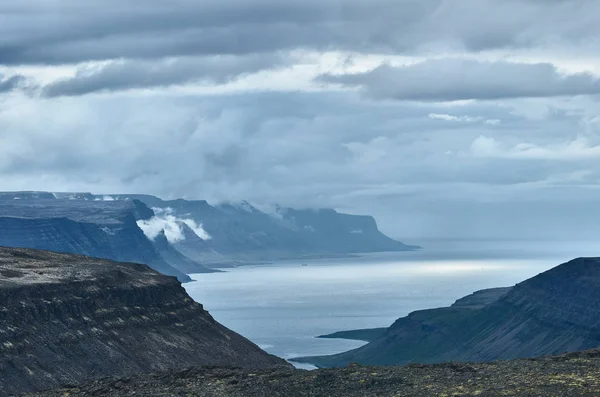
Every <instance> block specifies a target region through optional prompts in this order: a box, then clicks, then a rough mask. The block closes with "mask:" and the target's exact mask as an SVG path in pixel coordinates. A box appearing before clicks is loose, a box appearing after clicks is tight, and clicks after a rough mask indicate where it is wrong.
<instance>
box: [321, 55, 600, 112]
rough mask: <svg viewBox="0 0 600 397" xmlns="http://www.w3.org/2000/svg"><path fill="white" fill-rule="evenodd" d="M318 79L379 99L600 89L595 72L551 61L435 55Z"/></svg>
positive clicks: (516, 95) (466, 97)
mask: <svg viewBox="0 0 600 397" xmlns="http://www.w3.org/2000/svg"><path fill="white" fill-rule="evenodd" d="M317 81H320V82H324V83H330V84H337V85H342V86H346V87H354V88H360V89H361V90H362V92H363V93H365V94H366V95H367V96H369V97H371V98H375V99H396V100H403V101H442V102H443V101H460V100H473V99H476V100H477V99H479V100H497V99H508V98H541V97H560V96H577V95H594V94H600V78H599V76H596V75H594V74H592V73H571V74H566V73H562V72H560V71H559V70H558V69H557V68H556V66H554V65H553V64H551V63H533V64H530V63H516V62H506V61H497V62H487V61H476V60H468V59H458V58H445V59H431V60H426V61H423V62H420V63H416V64H411V65H407V66H392V65H389V64H382V65H380V66H378V67H376V68H375V69H372V70H370V71H367V72H362V73H348V74H322V75H320V76H319V77H317Z"/></svg>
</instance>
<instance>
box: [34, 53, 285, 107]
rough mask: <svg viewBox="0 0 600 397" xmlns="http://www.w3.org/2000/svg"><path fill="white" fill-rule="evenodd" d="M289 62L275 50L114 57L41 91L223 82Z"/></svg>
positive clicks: (74, 91)
mask: <svg viewBox="0 0 600 397" xmlns="http://www.w3.org/2000/svg"><path fill="white" fill-rule="evenodd" d="M289 62H290V59H289V58H286V57H284V56H282V55H277V54H260V55H248V56H213V57H202V58H178V59H168V60H162V61H155V62H150V61H128V60H124V61H123V60H122V61H114V62H111V63H108V64H106V65H103V66H101V67H97V68H90V67H81V68H80V69H79V70H78V71H77V73H76V75H75V76H74V77H71V78H66V79H62V80H58V81H55V82H53V83H51V84H49V85H47V86H45V87H44V89H43V95H44V96H46V97H53V96H76V95H83V94H88V93H92V92H96V91H119V90H127V89H132V88H151V87H165V86H170V85H177V84H185V83H193V82H209V83H217V84H222V83H226V82H229V81H231V80H234V79H236V78H238V77H240V76H242V75H245V74H249V73H254V72H258V71H260V70H263V69H269V68H274V67H277V66H281V65H285V64H288V63H289Z"/></svg>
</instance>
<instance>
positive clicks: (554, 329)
mask: <svg viewBox="0 0 600 397" xmlns="http://www.w3.org/2000/svg"><path fill="white" fill-rule="evenodd" d="M500 292H502V290H500ZM489 296H494V294H493V293H492V294H491V295H489V293H488V295H487V296H486V294H475V295H473V296H471V297H469V298H468V299H465V300H459V301H458V302H457V304H455V305H454V306H452V307H449V308H441V309H432V310H423V311H418V312H414V313H411V314H410V315H408V316H407V317H404V318H401V319H399V320H397V321H396V322H395V323H394V324H393V325H392V326H391V327H389V328H388V329H387V330H386V331H385V332H384V333H383V334H382V335H380V336H379V337H377V338H376V339H374V340H372V341H371V342H370V343H368V344H366V345H365V346H363V347H360V348H358V349H355V350H352V351H349V352H346V353H342V354H337V355H333V356H326V357H313V358H306V359H300V360H301V361H307V362H311V363H315V364H317V365H319V366H324V367H330V366H344V365H346V364H348V363H350V362H358V363H361V364H377V365H380V364H381V365H397V364H407V363H410V362H418V363H437V362H445V361H492V360H505V359H514V358H526V357H537V356H542V355H547V354H558V353H563V352H572V351H578V350H585V349H590V348H596V347H600V258H579V259H575V260H572V261H570V262H567V263H565V264H562V265H560V266H558V267H556V268H554V269H552V270H549V271H547V272H545V273H542V274H540V275H538V276H536V277H533V278H531V279H529V280H526V281H524V282H522V283H520V284H517V285H516V286H515V287H513V288H511V289H510V291H509V292H507V293H505V294H502V295H501V296H500V297H499V298H498V299H494V300H493V302H491V303H489V304H485V303H486V299H488V298H489ZM477 301H480V304H473V303H477ZM481 303H484V305H483V306H481Z"/></svg>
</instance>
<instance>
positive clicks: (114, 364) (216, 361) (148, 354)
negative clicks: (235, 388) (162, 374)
mask: <svg viewBox="0 0 600 397" xmlns="http://www.w3.org/2000/svg"><path fill="white" fill-rule="evenodd" d="M197 365H219V366H241V367H247V368H267V367H271V366H279V365H284V366H285V365H286V364H285V362H284V361H283V360H281V359H278V358H276V357H274V356H271V355H268V354H267V353H265V352H263V351H262V350H261V349H260V348H258V347H257V346H256V345H254V344H252V343H251V342H249V341H248V340H246V339H244V338H243V337H241V336H240V335H238V334H236V333H234V332H232V331H230V330H228V329H226V328H225V327H223V326H221V325H220V324H218V323H217V322H216V321H215V320H214V319H213V318H212V317H211V316H210V315H209V314H208V313H207V312H206V311H205V310H204V309H203V308H202V306H201V305H200V304H198V303H195V302H194V301H193V300H192V299H191V298H190V297H189V296H188V295H187V294H186V292H185V290H184V289H183V288H182V287H181V285H180V283H179V282H178V281H177V280H176V279H175V278H171V277H167V276H163V275H161V274H159V273H157V272H155V271H153V270H152V269H150V268H148V267H146V266H144V265H137V264H131V263H118V262H111V261H106V260H99V259H91V258H87V257H83V256H75V255H67V254H57V253H50V252H45V251H35V250H28V249H16V248H0V395H8V394H12V393H20V392H24V391H35V390H42V389H47V388H51V387H58V386H61V385H65V384H78V383H81V382H85V381H87V380H91V379H96V378H100V377H105V376H127V375H132V374H138V373H145V372H149V371H161V370H169V369H181V368H185V367H189V366H197Z"/></svg>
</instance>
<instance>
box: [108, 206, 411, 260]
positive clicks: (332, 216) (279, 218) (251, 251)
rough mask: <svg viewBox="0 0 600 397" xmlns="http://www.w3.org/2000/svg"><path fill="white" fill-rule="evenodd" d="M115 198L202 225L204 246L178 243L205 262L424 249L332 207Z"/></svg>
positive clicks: (370, 221)
mask: <svg viewBox="0 0 600 397" xmlns="http://www.w3.org/2000/svg"><path fill="white" fill-rule="evenodd" d="M103 197H110V198H111V199H116V200H123V199H130V200H140V201H142V202H144V203H145V204H146V205H148V206H149V207H151V208H158V209H161V210H163V211H170V214H172V215H173V216H175V217H176V218H178V219H186V220H188V223H189V221H192V222H193V223H195V224H197V225H199V226H201V228H202V230H203V232H205V233H206V236H205V238H204V239H201V240H202V242H200V241H198V240H197V239H195V241H194V242H193V243H190V242H189V241H188V240H187V239H183V240H181V241H178V242H176V243H174V245H175V246H176V247H177V248H178V249H180V250H181V251H182V252H183V253H185V255H187V256H189V257H190V258H192V259H195V260H198V261H202V262H203V263H218V262H221V261H224V260H225V261H227V260H230V261H236V260H237V261H264V260H275V259H288V258H289V259H291V258H301V257H318V256H331V255H345V254H352V253H368V252H382V251H409V250H414V249H418V248H419V247H416V246H410V245H406V244H403V243H401V242H398V241H395V240H393V239H391V238H389V237H387V236H385V235H384V234H383V233H381V232H380V231H379V230H378V228H377V223H376V222H375V219H373V217H370V216H357V215H347V214H340V213H338V212H336V211H335V210H332V209H318V210H312V209H306V210H296V209H291V208H277V209H276V211H274V212H273V213H266V212H263V211H260V210H259V209H257V208H256V207H254V206H252V205H250V204H249V203H247V202H245V201H243V202H241V203H237V204H232V203H226V204H220V205H215V206H213V205H210V204H208V203H207V202H206V201H204V200H191V201H190V200H183V199H178V200H170V201H163V200H161V199H159V198H157V197H154V196H148V195H107V196H103Z"/></svg>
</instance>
